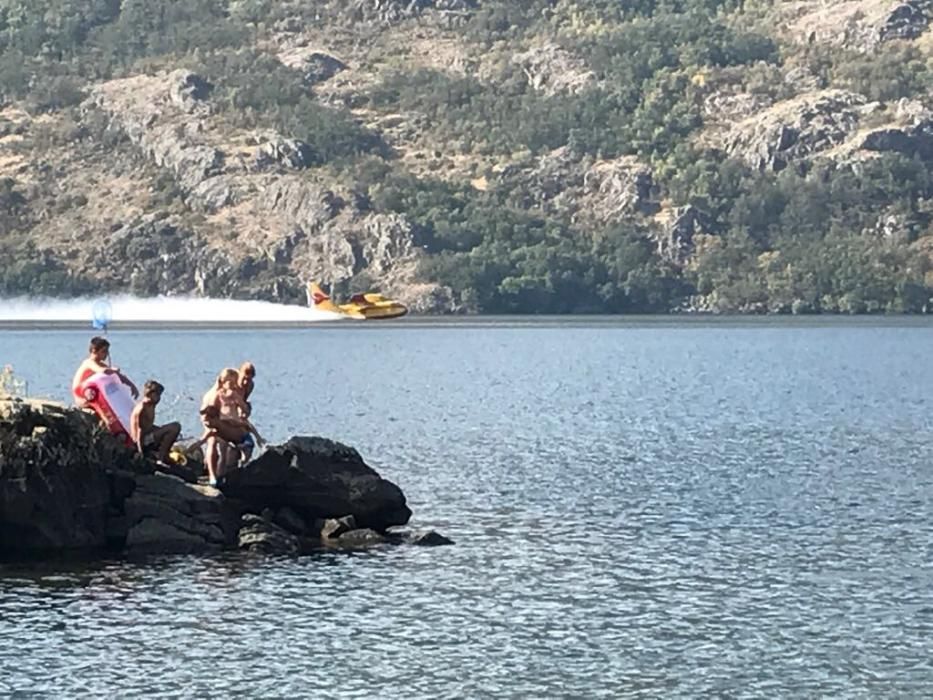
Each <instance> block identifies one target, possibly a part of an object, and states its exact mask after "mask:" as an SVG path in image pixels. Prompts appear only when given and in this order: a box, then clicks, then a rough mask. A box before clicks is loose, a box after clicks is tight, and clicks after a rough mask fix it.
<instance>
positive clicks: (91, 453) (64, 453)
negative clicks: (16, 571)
mask: <svg viewBox="0 0 933 700" xmlns="http://www.w3.org/2000/svg"><path fill="white" fill-rule="evenodd" d="M131 463H132V459H131V455H129V454H128V453H126V452H125V451H122V450H120V449H119V448H118V446H117V445H116V444H115V443H114V442H113V441H112V440H111V439H110V438H109V436H106V435H104V434H102V433H101V432H100V431H99V430H98V429H97V421H96V419H95V418H94V417H93V416H90V415H88V414H86V413H82V412H79V411H72V410H69V409H66V408H64V407H61V406H57V405H55V404H51V403H37V402H22V401H13V400H0V554H2V553H3V552H4V551H6V552H18V551H44V550H61V549H86V548H97V547H103V546H104V545H105V543H106V540H107V517H108V513H109V512H110V506H111V485H112V480H111V477H110V476H108V474H107V472H106V471H105V470H104V469H102V468H101V466H100V465H101V464H113V465H116V466H121V467H123V468H127V469H129V468H131Z"/></svg>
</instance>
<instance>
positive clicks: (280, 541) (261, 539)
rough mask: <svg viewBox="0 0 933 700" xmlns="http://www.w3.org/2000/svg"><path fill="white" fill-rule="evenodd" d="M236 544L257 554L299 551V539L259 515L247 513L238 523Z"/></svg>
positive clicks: (291, 553)
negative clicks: (238, 530)
mask: <svg viewBox="0 0 933 700" xmlns="http://www.w3.org/2000/svg"><path fill="white" fill-rule="evenodd" d="M237 546H238V547H239V548H240V549H244V550H246V551H249V552H254V553H257V554H288V555H295V554H299V553H300V552H301V540H299V539H298V537H297V536H295V535H293V534H292V533H290V532H288V530H286V529H285V528H283V527H279V526H278V525H276V524H275V522H273V521H272V520H268V519H266V518H264V517H263V516H261V515H254V514H252V513H247V514H246V515H244V516H243V518H242V520H241V523H240V532H239V535H238V538H237Z"/></svg>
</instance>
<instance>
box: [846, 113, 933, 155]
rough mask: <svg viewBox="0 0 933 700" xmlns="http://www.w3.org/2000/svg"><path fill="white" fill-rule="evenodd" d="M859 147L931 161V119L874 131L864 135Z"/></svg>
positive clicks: (932, 130) (932, 141)
mask: <svg viewBox="0 0 933 700" xmlns="http://www.w3.org/2000/svg"><path fill="white" fill-rule="evenodd" d="M860 147H861V148H862V149H863V150H866V151H876V152H879V153H884V152H896V153H903V154H904V155H907V156H914V155H916V156H919V157H920V158H922V159H924V160H933V118H927V119H923V120H922V121H920V122H919V123H916V124H912V125H909V126H903V127H891V128H882V129H876V130H875V131H871V132H869V133H868V134H866V136H865V138H864V139H863V140H862V142H861V144H860Z"/></svg>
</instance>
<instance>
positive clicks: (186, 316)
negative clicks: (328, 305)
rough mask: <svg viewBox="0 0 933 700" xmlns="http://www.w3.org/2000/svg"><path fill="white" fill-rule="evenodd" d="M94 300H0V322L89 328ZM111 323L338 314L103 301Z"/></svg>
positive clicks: (254, 304)
mask: <svg viewBox="0 0 933 700" xmlns="http://www.w3.org/2000/svg"><path fill="white" fill-rule="evenodd" d="M97 301H99V298H87V299H68V300H64V299H34V298H27V297H18V298H13V299H0V321H69V322H76V323H84V322H86V323H87V324H88V325H90V324H91V322H92V320H93V319H94V304H95V302H97ZM108 301H109V302H110V304H111V308H112V316H111V321H112V322H113V323H114V324H120V323H146V322H152V323H176V322H177V323H237V324H249V323H310V322H318V321H333V320H335V319H338V318H340V315H339V314H334V313H330V312H327V311H321V310H319V309H312V308H308V307H305V306H290V305H286V304H273V303H270V302H266V301H238V300H233V299H199V298H194V297H155V298H151V299H141V298H138V297H131V296H115V297H108Z"/></svg>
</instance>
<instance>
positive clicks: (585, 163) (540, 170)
mask: <svg viewBox="0 0 933 700" xmlns="http://www.w3.org/2000/svg"><path fill="white" fill-rule="evenodd" d="M499 179H500V180H501V181H503V182H506V183H507V184H508V187H509V188H510V189H511V190H512V191H513V192H514V193H515V195H514V196H515V197H516V198H517V200H518V203H519V204H520V205H521V206H522V207H523V208H527V209H540V210H541V211H544V212H547V213H550V214H559V215H563V216H567V215H569V216H570V218H571V219H572V220H573V221H574V222H577V223H581V224H584V225H588V226H596V227H604V226H610V225H612V224H615V223H618V222H619V221H623V220H625V219H627V218H631V217H632V216H634V215H636V214H639V213H641V214H647V213H652V212H653V211H654V210H655V208H656V205H655V204H654V202H653V199H654V197H655V195H656V192H655V189H656V188H655V183H654V178H653V175H652V171H651V168H650V167H649V166H647V165H645V164H644V163H642V162H640V161H639V160H638V159H637V158H636V157H634V156H620V157H618V158H614V159H611V160H593V159H592V158H588V157H581V156H580V155H578V154H576V153H574V152H573V150H572V149H571V148H569V147H563V148H558V149H556V150H554V151H552V152H550V153H548V154H546V155H544V156H542V157H540V158H538V159H535V160H533V161H530V162H527V163H523V164H516V165H510V166H508V167H506V168H503V169H502V170H501V171H500V173H499Z"/></svg>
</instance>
